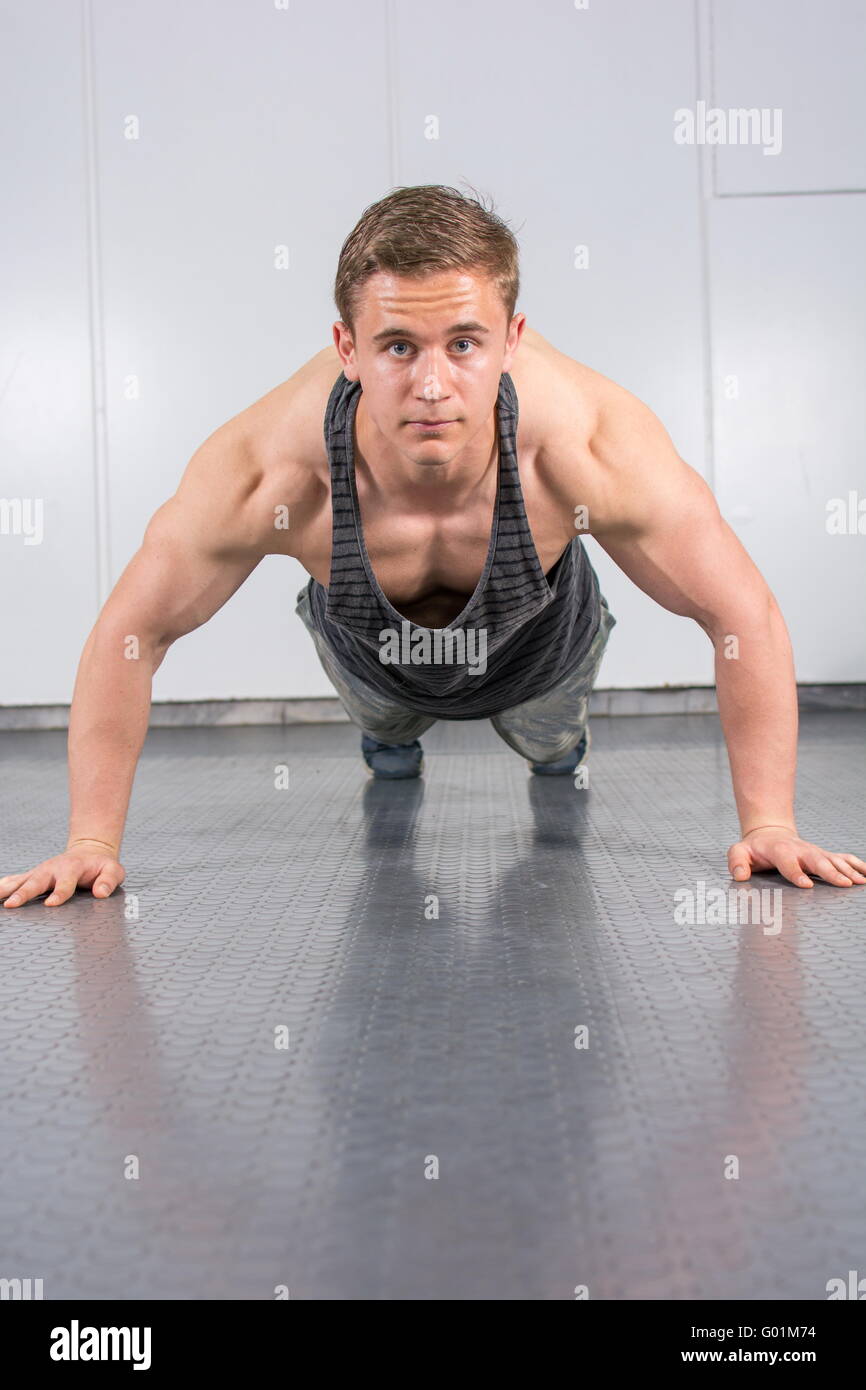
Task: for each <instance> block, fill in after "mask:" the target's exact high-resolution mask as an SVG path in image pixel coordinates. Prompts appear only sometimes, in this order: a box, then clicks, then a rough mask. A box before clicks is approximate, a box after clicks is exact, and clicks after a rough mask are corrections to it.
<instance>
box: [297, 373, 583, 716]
mask: <svg viewBox="0 0 866 1390" xmlns="http://www.w3.org/2000/svg"><path fill="white" fill-rule="evenodd" d="M360 394H361V384H360V382H357V381H349V380H347V378H346V377H345V376H344V375H343V373H342V372H341V373H340V375H339V377H338V378H337V380H336V382H335V384H334V387H333V389H332V391H331V394H330V397H329V399H328V406H327V410H326V411H325V441H326V443H327V448H328V459H329V464H330V471H331V508H332V521H333V542H332V549H331V572H330V577H329V583H328V587H327V588H325V587H324V586H323V585H322V584H319V583H318V581H317V580H315V579H312V578H311V579H310V582H309V585H308V593H309V598H310V607H311V610H312V615H313V622H314V625H315V627H316V629H317V631H319V632H320V633H321V634H322V636H323V637H324V638H325V640H326V641H327V642H328V643H329V645H330V647H331V648H332V650H333V652H334V654H335V655H336V658H337V660H338V661H339V663H340V664H341V665H342V666H343V667H345V668H346V669H347V670H348V671H350V672H351V673H352V675H353V676H355V677H356V678H359V679H360V680H362V681H366V682H367V683H368V684H369V685H372V686H373V687H374V688H375V689H376V690H377V691H379V692H380V693H381V694H382V695H384V696H386V697H387V698H389V699H392V700H394V701H395V702H396V703H397V704H398V705H401V706H404V707H405V708H407V709H411V710H417V711H418V712H419V713H421V714H430V715H433V716H434V717H438V718H442V719H482V718H488V717H489V716H490V715H491V714H498V713H500V711H502V710H505V709H510V708H512V706H514V705H519V704H521V703H522V702H523V701H524V700H529V699H532V698H534V697H535V696H537V695H543V694H544V693H545V692H546V691H547V690H550V689H552V687H553V686H555V685H556V684H558V682H559V681H560V680H561V679H562V678H563V676H566V675H568V674H570V673H571V671H573V670H574V668H575V667H576V666H577V665H578V663H579V662H580V660H581V658H582V657H583V656H584V655H585V653H586V651H587V650H588V648H589V646H590V644H591V642H592V639H593V637H594V636H595V633H596V630H597V628H598V624H599V619H600V611H601V609H600V603H599V586H598V578H597V576H596V573H595V570H594V569H593V567H592V564H591V563H590V560H589V558H588V556H587V554H586V551H585V550H584V549H583V546H582V545H581V542H580V537H579V536H577V535H575V537H574V539H573V540H572V541H571V543H570V544H569V545H568V546H566V548H565V550H564V551H563V553H562V554H561V555H560V557H559V559H558V560H557V561H556V563H555V564H554V565H553V566H552V568H551V569H550V570H549V571H548V573H547V575H545V573H544V571H543V570H542V568H541V562H540V560H539V558H538V553H537V551H536V549H535V544H534V542H533V539H532V533H531V531H530V529H529V523H528V522H527V519H526V511H525V509H524V505H523V491H522V489H521V486H520V474H519V472H518V467H517V448H516V439H517V419H518V406H517V393H516V391H515V389H514V383H513V381H512V380H511V377H510V375H509V374H508V373H507V372H505V373H503V374H502V375H501V377H500V381H499V394H498V397H497V403H496V410H497V420H498V427H499V475H498V486H497V494H496V505H495V510H494V517H493V526H492V528H491V534H490V544H489V546H488V550H487V559H486V562H485V565H484V569H483V570H482V573H481V577H480V579H479V580H478V584H477V585H476V588H475V592H474V593H473V594H472V595H471V597H470V598H469V600H468V602H467V604H466V606H465V608H464V609H463V611H462V612H461V613H460V614H459V615H458V616H457V617H456V618H455V619H454V620H453V621H452V622H451V623H449V624H448V626H447V627H446V628H425V627H421V626H419V625H418V624H417V623H414V622H411V621H410V620H409V619H408V618H404V617H403V615H402V614H401V613H399V612H398V611H397V609H396V608H395V607H394V606H393V604H392V603H390V602H389V600H388V599H387V598H386V596H385V594H384V593H383V591H382V590H381V588H380V587H379V584H378V582H377V579H376V576H375V574H374V572H373V567H372V565H371V563H370V557H369V555H368V554H367V547H366V544H365V541H364V533H363V528H362V525H361V509H360V506H359V504H358V492H357V487H356V483H355V465H354V420H355V412H356V410H357V407H358V399H359V397H360Z"/></svg>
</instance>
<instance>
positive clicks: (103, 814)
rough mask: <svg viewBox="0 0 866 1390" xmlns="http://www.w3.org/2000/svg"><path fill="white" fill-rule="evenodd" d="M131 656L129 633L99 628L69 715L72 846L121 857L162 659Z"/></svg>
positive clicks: (144, 651)
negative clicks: (95, 845) (96, 847)
mask: <svg viewBox="0 0 866 1390" xmlns="http://www.w3.org/2000/svg"><path fill="white" fill-rule="evenodd" d="M127 650H128V643H127V640H126V635H125V634H123V633H121V632H119V631H118V630H117V629H116V628H114V627H111V626H108V625H102V626H100V624H99V623H97V625H96V627H95V628H94V629H93V631H92V632H91V634H90V636H89V638H88V640H87V643H86V645H85V648H84V651H83V652H82V656H81V661H80V663H79V667H78V675H77V678H76V681H75V690H74V693H73V698H72V709H71V711H70V717H69V741H68V751H69V836H68V839H67V845H69V844H70V843H71V842H72V841H73V840H80V839H88V840H102V841H103V842H104V843H105V844H107V845H110V846H112V848H113V849H114V851H115V854H116V855H119V853H120V841H121V839H122V837H123V827H124V823H125V821H126V813H127V809H128V806H129V798H130V795H131V793H132V784H133V779H134V777H135V769H136V765H137V763H138V758H139V754H140V753H141V748H142V744H143V743H144V740H145V736H146V734H147V726H148V719H149V716H150V702H151V686H152V678H153V672H154V670H155V669H156V667H157V666H158V664H159V660H161V657H160V658H159V659H157V658H156V656H155V653H154V651H153V650H152V649H150V648H147V647H146V646H145V644H143V643H142V644H141V646H140V649H139V652H138V655H137V656H127V655H126V654H125V653H126V652H127Z"/></svg>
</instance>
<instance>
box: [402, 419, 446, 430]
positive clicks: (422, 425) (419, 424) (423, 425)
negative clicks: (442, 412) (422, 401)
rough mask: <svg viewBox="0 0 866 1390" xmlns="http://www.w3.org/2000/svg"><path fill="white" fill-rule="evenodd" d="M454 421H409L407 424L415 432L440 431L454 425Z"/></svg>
mask: <svg viewBox="0 0 866 1390" xmlns="http://www.w3.org/2000/svg"><path fill="white" fill-rule="evenodd" d="M456 423H457V422H456V421H455V420H410V421H409V424H410V425H411V426H412V427H413V429H416V430H441V429H444V428H445V426H446V425H454V424H456Z"/></svg>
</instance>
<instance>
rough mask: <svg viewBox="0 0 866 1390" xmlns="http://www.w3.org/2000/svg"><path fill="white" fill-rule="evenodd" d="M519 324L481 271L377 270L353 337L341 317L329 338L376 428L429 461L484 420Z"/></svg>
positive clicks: (443, 457) (443, 458) (453, 450)
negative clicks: (409, 273)
mask: <svg viewBox="0 0 866 1390" xmlns="http://www.w3.org/2000/svg"><path fill="white" fill-rule="evenodd" d="M524 323H525V318H524V316H523V315H522V314H517V315H515V317H514V318H513V319H512V320H511V323H510V324H509V323H508V321H507V317H506V313H505V309H504V307H503V304H502V300H501V298H500V297H499V295H498V293H497V291H496V288H495V285H494V283H493V281H492V280H491V279H489V278H488V277H486V276H481V275H475V274H471V273H469V272H468V271H462V270H449V271H442V272H440V273H437V274H435V275H429V276H424V277H416V276H407V275H392V274H391V273H390V272H387V271H377V273H376V274H375V275H373V276H371V277H370V279H369V280H368V281H367V282H366V284H365V285H364V287H363V290H362V293H361V300H360V304H359V308H358V312H357V315H356V320H355V336H354V339H353V338H352V335H351V334H350V332H349V329H348V327H347V325H346V324H344V323H343V322H342V320H341V321H340V322H339V323H337V324H335V325H334V341H335V343H336V346H337V349H338V351H339V353H340V356H341V358H342V360H343V372H344V375H345V376H346V377H347V378H348V379H349V380H350V381H360V382H361V386H362V389H363V393H364V408H365V411H366V413H367V415H368V416H369V418H370V420H371V421H372V422H373V425H374V426H375V427H376V428H377V429H378V431H379V432H380V434H381V435H382V436H384V438H385V439H386V440H387V441H388V442H389V443H391V444H393V445H394V447H395V448H396V449H398V450H399V451H400V453H402V454H403V455H404V457H406V458H408V459H410V460H411V461H412V462H413V463H420V464H432V465H434V466H435V465H436V464H443V463H448V462H450V460H451V459H453V458H455V457H456V456H457V455H458V454H459V453H460V452H461V451H462V450H463V449H465V448H466V445H467V444H468V443H469V442H470V441H471V440H472V439H473V438H474V437H475V436H476V435H477V434H478V432H479V431H480V430H481V429H482V428H484V426H485V425H488V424H489V421H490V418H491V413H492V410H493V406H494V404H495V401H496V396H497V392H498V390H499V378H500V375H501V374H502V373H503V372H506V371H508V368H509V365H510V363H511V360H512V358H513V356H514V353H515V351H516V348H517V344H518V342H519V340H520V335H521V332H522V330H523V325H524Z"/></svg>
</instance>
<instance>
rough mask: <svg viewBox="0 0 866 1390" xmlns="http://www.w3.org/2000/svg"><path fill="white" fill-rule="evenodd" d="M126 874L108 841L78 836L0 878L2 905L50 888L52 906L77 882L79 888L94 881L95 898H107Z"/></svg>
mask: <svg viewBox="0 0 866 1390" xmlns="http://www.w3.org/2000/svg"><path fill="white" fill-rule="evenodd" d="M125 878H126V870H125V869H124V867H123V865H122V864H120V863H119V862H118V860H117V859H116V858H115V850H113V849H112V848H111V846H110V845H107V844H103V843H102V841H101V840H78V841H76V842H75V843H73V844H71V845H70V846H69V847H68V848H67V849H65V850H64V851H63V853H62V854H56V855H55V856H54V858H53V859H44V860H43V861H42V863H41V864H37V865H36V867H35V869H29V870H28V871H27V873H24V874H6V875H5V877H4V878H0V900H2V899H3V898H5V899H6V901H5V902H4V903H3V906H4V907H20V906H21V905H22V903H26V902H29V901H30V899H31V898H37V897H38V896H39V895H40V893H45V892H46V891H47V890H48V889H49V888H50V889H51V890H52V892H51V896H50V897H48V898H46V899H45V903H46V906H48V907H55V906H56V905H57V904H58V903H65V902H66V899H67V898H71V897H72V895H73V893H74V892H75V889H76V887H77V886H78V885H79V884H80V885H81V887H82V888H90V886H91V885H93V896H94V897H95V898H107V897H108V895H109V894H110V893H113V892H114V890H115V888H116V887H117V886H118V884H120V883H122V882H123V880H124V879H125ZM7 894H10V896H9V897H7V896H6V895H7Z"/></svg>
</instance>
